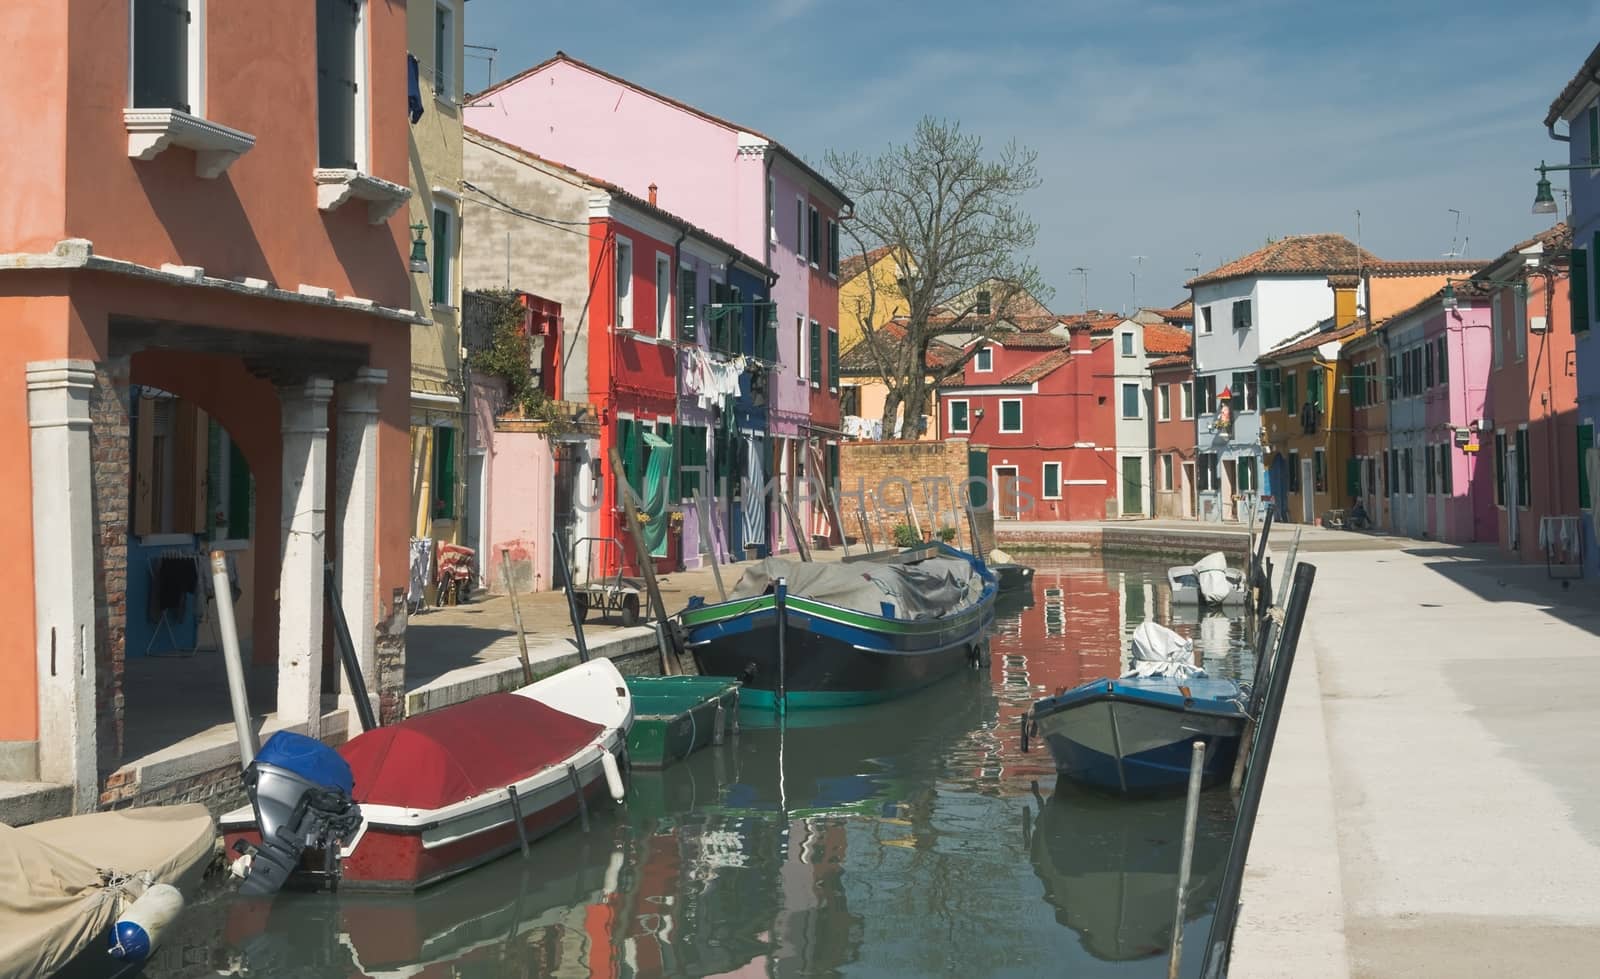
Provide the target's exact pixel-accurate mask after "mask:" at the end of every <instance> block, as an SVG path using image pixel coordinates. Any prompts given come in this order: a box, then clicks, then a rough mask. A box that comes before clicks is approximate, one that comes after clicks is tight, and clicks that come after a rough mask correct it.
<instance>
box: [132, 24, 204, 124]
mask: <svg viewBox="0 0 1600 979" xmlns="http://www.w3.org/2000/svg"><path fill="white" fill-rule="evenodd" d="M133 105H134V107H135V108H139V109H178V110H180V111H183V112H191V111H193V110H192V108H191V107H190V105H189V4H188V2H187V0H134V4H133Z"/></svg>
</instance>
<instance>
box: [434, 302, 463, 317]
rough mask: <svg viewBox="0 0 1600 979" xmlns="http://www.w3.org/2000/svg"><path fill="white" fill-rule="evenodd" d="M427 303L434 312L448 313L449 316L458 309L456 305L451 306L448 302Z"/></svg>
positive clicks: (454, 313)
mask: <svg viewBox="0 0 1600 979" xmlns="http://www.w3.org/2000/svg"><path fill="white" fill-rule="evenodd" d="M429 305H431V306H432V307H433V311H434V312H435V313H449V314H450V315H451V316H454V315H456V313H457V312H459V311H460V310H459V309H458V308H457V307H455V306H452V305H450V304H449V303H430V304H429Z"/></svg>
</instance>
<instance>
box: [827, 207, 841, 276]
mask: <svg viewBox="0 0 1600 979" xmlns="http://www.w3.org/2000/svg"><path fill="white" fill-rule="evenodd" d="M828 272H829V273H830V274H832V275H833V276H835V277H837V276H838V275H839V222H837V221H829V222H828Z"/></svg>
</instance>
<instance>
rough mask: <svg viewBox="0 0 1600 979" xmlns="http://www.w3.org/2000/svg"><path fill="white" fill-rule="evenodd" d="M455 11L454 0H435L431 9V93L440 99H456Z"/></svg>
mask: <svg viewBox="0 0 1600 979" xmlns="http://www.w3.org/2000/svg"><path fill="white" fill-rule="evenodd" d="M455 71H456V10H455V0H436V2H435V3H434V7H433V93H434V95H436V96H438V97H439V98H442V99H448V100H450V101H452V102H453V101H455V98H456V83H455Z"/></svg>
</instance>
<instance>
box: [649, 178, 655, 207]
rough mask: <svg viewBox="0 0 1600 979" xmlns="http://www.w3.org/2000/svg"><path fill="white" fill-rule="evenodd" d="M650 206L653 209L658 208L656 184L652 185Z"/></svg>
mask: <svg viewBox="0 0 1600 979" xmlns="http://www.w3.org/2000/svg"><path fill="white" fill-rule="evenodd" d="M650 206H651V207H655V206H656V185H655V184H651V185H650Z"/></svg>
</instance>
